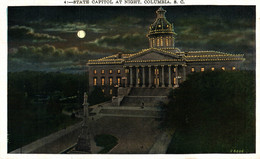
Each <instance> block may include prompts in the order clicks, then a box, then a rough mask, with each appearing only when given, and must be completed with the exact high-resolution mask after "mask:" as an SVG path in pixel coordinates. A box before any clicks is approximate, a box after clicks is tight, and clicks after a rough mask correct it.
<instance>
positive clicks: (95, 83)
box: [93, 78, 97, 86]
mask: <svg viewBox="0 0 260 159" xmlns="http://www.w3.org/2000/svg"><path fill="white" fill-rule="evenodd" d="M93 85H94V86H96V85H97V78H93Z"/></svg>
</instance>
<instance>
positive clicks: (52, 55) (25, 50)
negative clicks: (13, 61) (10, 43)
mask: <svg viewBox="0 0 260 159" xmlns="http://www.w3.org/2000/svg"><path fill="white" fill-rule="evenodd" d="M9 58H20V59H24V60H26V61H30V62H45V61H48V62H50V61H64V60H78V61H80V60H87V59H88V58H89V53H88V51H87V50H84V51H80V50H79V49H78V48H77V47H71V48H66V49H60V48H56V47H55V46H53V45H48V44H45V45H42V46H20V47H18V48H17V49H14V48H10V49H9Z"/></svg>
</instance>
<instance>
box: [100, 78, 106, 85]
mask: <svg viewBox="0 0 260 159" xmlns="http://www.w3.org/2000/svg"><path fill="white" fill-rule="evenodd" d="M101 85H102V86H104V85H105V78H101Z"/></svg>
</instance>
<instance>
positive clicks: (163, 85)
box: [162, 65, 165, 87]
mask: <svg viewBox="0 0 260 159" xmlns="http://www.w3.org/2000/svg"><path fill="white" fill-rule="evenodd" d="M162 87H165V84H164V65H162Z"/></svg>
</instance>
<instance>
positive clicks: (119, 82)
mask: <svg viewBox="0 0 260 159" xmlns="http://www.w3.org/2000/svg"><path fill="white" fill-rule="evenodd" d="M117 84H118V85H120V84H121V78H120V77H118V78H117Z"/></svg>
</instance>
